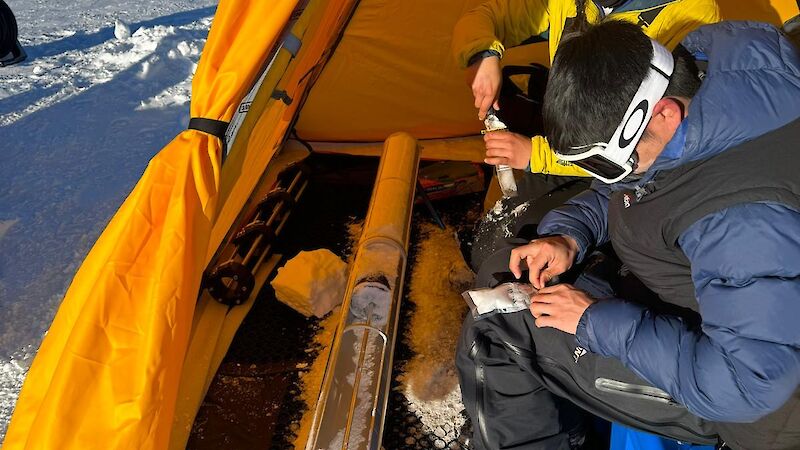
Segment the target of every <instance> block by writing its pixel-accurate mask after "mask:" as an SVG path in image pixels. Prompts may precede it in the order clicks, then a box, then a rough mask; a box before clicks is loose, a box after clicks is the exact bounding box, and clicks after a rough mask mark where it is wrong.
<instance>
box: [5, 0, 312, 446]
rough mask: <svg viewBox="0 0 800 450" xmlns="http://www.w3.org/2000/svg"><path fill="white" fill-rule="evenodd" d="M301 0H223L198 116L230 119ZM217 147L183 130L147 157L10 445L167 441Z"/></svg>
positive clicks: (216, 179)
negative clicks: (144, 169) (154, 153)
mask: <svg viewBox="0 0 800 450" xmlns="http://www.w3.org/2000/svg"><path fill="white" fill-rule="evenodd" d="M296 3H297V1H296V0H273V1H270V2H262V1H258V0H229V1H223V2H221V3H220V5H219V7H218V10H217V14H216V17H215V19H214V23H213V25H212V27H211V31H210V33H209V39H208V42H207V44H206V47H205V50H204V52H203V56H202V58H201V60H200V64H199V67H198V70H197V73H196V75H195V79H194V82H193V91H194V92H193V93H194V95H193V98H192V105H191V111H192V116H193V117H205V118H210V119H217V120H224V121H228V120H230V118H231V116H232V114H233V111H234V110H235V109H236V107H237V106H238V101H239V100H240V99H241V98H242V97H243V96H244V94H245V93H246V92H247V91H248V90H249V89H250V87H251V85H252V83H253V81H254V79H255V77H256V75H257V74H258V72H259V71H260V70H261V68H262V65H263V62H264V60H265V59H266V56H267V54H268V53H269V51H270V49H271V48H272V46H273V43H274V42H275V40H276V38H277V37H278V36H279V33H280V31H281V30H282V28H283V26H284V24H285V23H286V22H287V20H288V18H289V16H290V14H291V13H292V11H293V9H294V8H295V5H296ZM124 144H125V143H124V142H121V143H120V146H124ZM220 150H221V145H220V141H219V140H218V139H217V138H215V137H212V136H209V135H206V134H204V133H201V132H197V131H185V132H183V133H181V134H180V135H179V136H177V137H176V138H175V139H174V140H173V141H172V142H171V143H170V144H168V145H167V146H166V147H165V148H164V149H163V150H162V151H161V152H159V154H158V155H156V156H155V157H154V158H153V160H152V161H151V162H150V164H149V166H148V168H147V170H146V171H145V173H144V175H143V176H142V178H141V180H140V181H139V183H138V184H137V185H136V187H135V188H134V189H133V191H132V192H131V194H130V195H129V197H128V198H127V199H126V201H125V202H124V204H123V205H122V206H121V207H120V209H119V211H117V213H116V214H115V216H114V217H113V219H112V220H111V222H110V223H109V225H108V226H107V228H106V230H105V231H104V232H103V234H102V235H101V237H100V238H99V239H98V241H97V243H96V244H95V246H94V247H93V248H92V250H91V252H90V253H89V255H88V256H87V258H86V260H85V261H84V263H83V265H82V266H81V268H80V269H79V270H78V273H77V274H76V276H75V278H74V280H73V282H72V285H71V286H70V288H69V290H68V291H67V294H66V296H65V298H64V300H63V302H62V305H61V307H60V308H59V311H58V313H57V315H56V317H55V319H54V322H53V324H52V326H51V328H50V330H49V331H48V334H47V336H46V337H45V339H44V341H43V343H42V346H41V347H40V349H39V353H38V355H37V357H36V359H35V360H34V363H33V365H32V367H31V369H30V371H29V373H28V376H27V379H26V381H25V384H24V386H23V389H22V392H21V395H20V398H19V401H18V403H17V407H16V410H15V412H14V415H13V417H12V420H11V423H10V428H9V430H8V434H7V436H6V440H5V443H4V449H6V450H17V449H37V450H38V449H82V450H83V449H109V448H114V449H156V448H165V447H166V445H167V442H168V439H169V431H170V428H171V425H172V414H173V411H174V408H175V397H176V393H177V389H178V380H179V378H180V369H181V367H182V364H183V357H184V354H185V351H186V346H187V341H188V336H189V331H190V327H191V324H192V314H193V311H194V308H195V303H196V301H197V295H198V291H199V287H200V278H201V274H202V271H203V269H204V268H205V265H206V263H207V254H208V246H209V235H210V233H211V229H212V226H213V224H214V221H215V217H216V213H217V197H218V191H219V183H220V164H219V161H220Z"/></svg>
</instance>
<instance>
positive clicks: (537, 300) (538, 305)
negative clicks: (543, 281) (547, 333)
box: [530, 284, 595, 334]
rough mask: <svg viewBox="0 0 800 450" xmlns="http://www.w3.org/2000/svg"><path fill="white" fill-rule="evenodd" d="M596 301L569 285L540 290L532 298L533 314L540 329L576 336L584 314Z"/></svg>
mask: <svg viewBox="0 0 800 450" xmlns="http://www.w3.org/2000/svg"><path fill="white" fill-rule="evenodd" d="M594 302H595V300H594V299H593V298H591V297H589V295H588V294H587V293H586V292H583V291H581V290H580V289H575V288H574V287H573V286H572V285H569V284H557V285H555V286H550V287H546V288H543V289H539V292H537V293H536V294H535V295H534V296H533V297H531V307H530V310H531V314H533V317H535V318H536V326H537V327H539V328H543V327H551V328H556V329H559V330H561V331H564V332H566V333H569V334H575V331H576V330H577V329H578V322H580V320H581V317H582V316H583V313H584V312H586V309H587V308H588V307H589V306H590V305H591V304H592V303H594Z"/></svg>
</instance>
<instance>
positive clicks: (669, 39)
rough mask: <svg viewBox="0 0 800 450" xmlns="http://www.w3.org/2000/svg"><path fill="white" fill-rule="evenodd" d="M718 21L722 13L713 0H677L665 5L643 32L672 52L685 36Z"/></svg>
mask: <svg viewBox="0 0 800 450" xmlns="http://www.w3.org/2000/svg"><path fill="white" fill-rule="evenodd" d="M720 20H722V13H721V12H720V9H719V6H718V5H717V2H716V1H715V0H679V1H676V2H673V3H670V4H669V5H667V6H666V7H665V8H664V10H663V11H661V12H660V13H659V14H658V16H656V18H655V20H653V23H652V24H650V25H649V26H646V27H645V28H644V32H645V34H647V35H648V36H649V37H650V38H652V39H654V40H656V41H658V42H660V43H661V44H662V45H664V47H667V48H668V49H670V50H673V49H674V48H675V47H677V46H678V44H680V43H681V41H682V40H683V38H685V37H686V35H687V34H689V33H691V32H692V31H694V30H696V29H697V28H699V27H701V26H703V25H707V24H710V23H716V22H719V21H720Z"/></svg>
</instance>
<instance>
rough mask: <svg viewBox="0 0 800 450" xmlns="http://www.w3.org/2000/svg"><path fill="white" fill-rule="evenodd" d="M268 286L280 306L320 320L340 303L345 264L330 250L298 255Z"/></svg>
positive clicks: (345, 281) (342, 292)
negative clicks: (285, 306)
mask: <svg viewBox="0 0 800 450" xmlns="http://www.w3.org/2000/svg"><path fill="white" fill-rule="evenodd" d="M270 284H272V288H273V289H275V296H276V297H277V298H278V300H280V301H281V302H283V303H285V304H286V305H288V306H290V307H291V308H292V309H294V310H295V311H297V312H299V313H300V314H302V315H304V316H306V317H311V316H312V315H314V316H317V317H320V318H322V317H324V316H325V315H326V314H328V313H329V312H331V311H332V310H333V308H335V307H336V306H337V305H339V304H340V303H341V302H342V298H343V297H344V290H345V287H346V284H347V264H345V262H344V261H342V260H341V259H340V258H339V257H338V256H336V255H334V254H333V253H332V252H331V251H330V250H326V249H319V250H313V251H310V252H300V253H298V254H297V256H295V257H294V258H292V259H290V260H289V261H288V262H287V263H286V265H284V266H283V267H281V268H280V269H278V275H276V276H275V279H274V280H272V283H270Z"/></svg>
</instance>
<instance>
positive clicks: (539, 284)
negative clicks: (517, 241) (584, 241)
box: [508, 236, 578, 289]
mask: <svg viewBox="0 0 800 450" xmlns="http://www.w3.org/2000/svg"><path fill="white" fill-rule="evenodd" d="M577 254H578V243H577V242H575V239H573V238H571V237H569V236H551V237H546V238H541V239H536V240H533V241H531V243H530V244H527V245H523V246H520V247H517V248H515V249H513V250H511V259H510V260H509V261H508V268H509V269H510V270H511V273H513V274H514V276H515V277H517V279H519V277H521V276H522V270H521V269H520V263H521V262H522V261H525V263H526V264H527V266H528V270H529V271H530V272H529V278H530V281H531V284H533V286H534V287H535V288H537V289H542V288H543V287H544V285H545V283H547V282H548V281H550V279H551V278H553V277H554V276H557V275H561V274H562V273H564V272H566V271H567V270H568V269H569V268H570V267H572V263H573V262H574V261H575V256H576V255H577Z"/></svg>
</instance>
